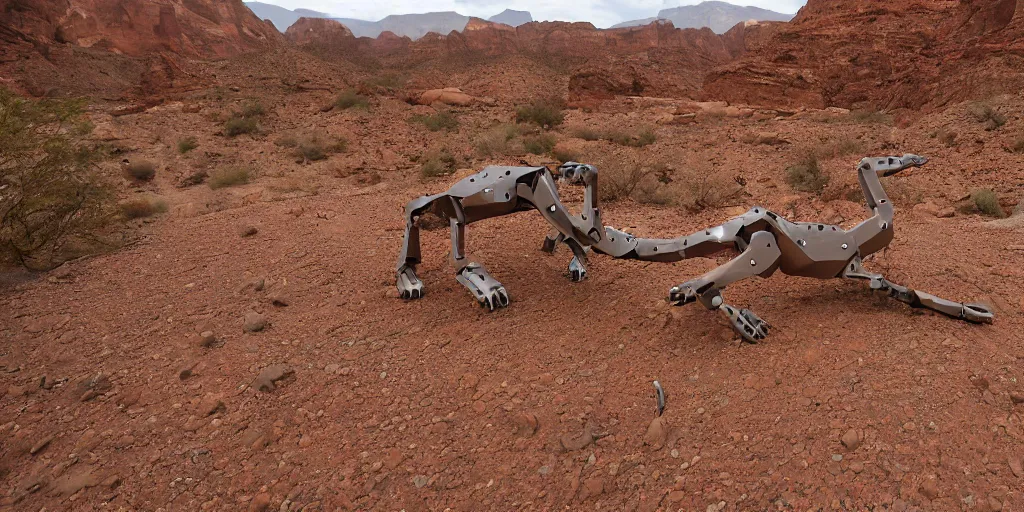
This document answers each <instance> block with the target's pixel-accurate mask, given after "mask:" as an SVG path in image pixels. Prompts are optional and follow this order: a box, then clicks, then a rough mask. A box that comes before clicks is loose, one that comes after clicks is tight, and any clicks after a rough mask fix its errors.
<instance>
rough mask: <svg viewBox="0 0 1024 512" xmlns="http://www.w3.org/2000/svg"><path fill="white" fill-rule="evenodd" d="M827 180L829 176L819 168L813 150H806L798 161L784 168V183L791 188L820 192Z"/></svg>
mask: <svg viewBox="0 0 1024 512" xmlns="http://www.w3.org/2000/svg"><path fill="white" fill-rule="evenodd" d="M828 182H829V176H828V175H827V174H825V172H824V171H822V170H821V165H819V163H818V157H817V155H815V154H814V152H808V153H807V154H806V155H805V156H804V157H803V158H802V159H801V160H800V161H799V162H797V163H795V164H793V165H791V166H789V167H788V168H787V169H786V183H789V186H791V187H793V190H799V191H801V192H815V193H820V192H821V191H822V190H824V189H825V185H828Z"/></svg>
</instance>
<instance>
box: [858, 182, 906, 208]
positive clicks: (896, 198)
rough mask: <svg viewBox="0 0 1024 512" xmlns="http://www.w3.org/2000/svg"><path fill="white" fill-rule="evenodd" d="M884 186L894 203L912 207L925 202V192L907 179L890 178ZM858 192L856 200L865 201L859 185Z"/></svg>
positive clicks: (883, 183)
mask: <svg viewBox="0 0 1024 512" xmlns="http://www.w3.org/2000/svg"><path fill="white" fill-rule="evenodd" d="M882 188H883V189H884V190H885V195H887V196H889V199H890V200H892V203H893V204H898V205H900V206H902V207H911V206H914V205H917V204H920V203H922V202H924V192H922V191H921V190H919V189H917V188H915V187H914V186H913V185H911V184H910V183H908V182H907V181H905V180H899V179H892V178H890V179H888V180H885V181H883V182H882ZM857 192H858V194H856V199H855V200H854V202H862V201H864V192H863V191H862V190H861V189H860V188H859V187H858V189H857ZM851 195H852V194H851Z"/></svg>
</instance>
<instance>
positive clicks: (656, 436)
mask: <svg viewBox="0 0 1024 512" xmlns="http://www.w3.org/2000/svg"><path fill="white" fill-rule="evenodd" d="M667 438H668V425H667V424H666V422H665V417H664V416H658V417H657V418H654V421H652V422H651V424H650V425H649V426H648V427H647V433H646V434H644V444H645V445H647V446H650V447H651V448H653V449H655V450H660V449H661V448H662V447H663V446H665V440H666V439H667Z"/></svg>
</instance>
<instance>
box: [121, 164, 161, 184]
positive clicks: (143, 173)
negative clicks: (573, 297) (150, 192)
mask: <svg viewBox="0 0 1024 512" xmlns="http://www.w3.org/2000/svg"><path fill="white" fill-rule="evenodd" d="M124 174H125V177H127V178H128V179H131V180H135V181H153V178H154V177H156V165H155V164H153V162H150V161H149V160H135V161H133V162H131V163H129V164H128V167H126V168H125V171H124Z"/></svg>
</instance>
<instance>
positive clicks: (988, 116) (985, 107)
mask: <svg viewBox="0 0 1024 512" xmlns="http://www.w3.org/2000/svg"><path fill="white" fill-rule="evenodd" d="M968 111H969V112H970V113H971V115H972V116H974V119H976V120H977V121H978V122H979V123H982V124H983V125H985V130H987V131H992V130H995V129H996V128H999V127H1001V126H1003V125H1004V124H1006V116H1004V115H1003V114H1000V113H999V111H998V110H996V109H995V107H993V106H992V105H990V104H988V103H985V102H978V103H975V104H973V105H971V106H970V107H969V108H968Z"/></svg>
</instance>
